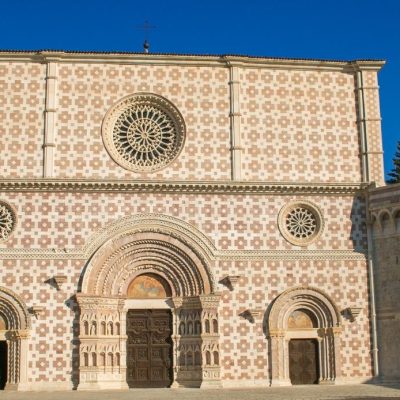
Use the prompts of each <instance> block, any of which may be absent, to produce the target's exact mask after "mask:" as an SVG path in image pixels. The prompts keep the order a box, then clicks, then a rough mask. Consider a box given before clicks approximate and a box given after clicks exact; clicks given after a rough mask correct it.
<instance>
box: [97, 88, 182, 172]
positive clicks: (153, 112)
mask: <svg viewBox="0 0 400 400" xmlns="http://www.w3.org/2000/svg"><path fill="white" fill-rule="evenodd" d="M102 130H103V140H104V144H105V146H106V149H107V151H108V153H109V154H110V156H111V157H112V158H113V159H114V161H115V162H117V163H118V164H120V165H121V166H122V167H124V168H126V169H129V170H131V171H135V172H151V171H155V170H158V169H160V168H163V167H165V166H166V165H167V164H169V163H170V162H172V161H173V160H174V159H175V158H176V157H177V156H178V154H179V152H180V151H181V149H182V147H183V143H184V139H185V123H184V120H183V117H182V115H181V114H180V113H179V111H178V110H177V109H176V108H175V107H174V106H173V105H172V104H171V103H170V102H169V101H167V100H166V99H164V98H162V97H160V96H156V95H153V94H136V95H133V96H129V97H127V98H124V99H122V100H121V101H120V102H119V103H117V104H116V106H114V107H113V108H112V109H111V110H110V111H109V112H108V113H107V115H106V117H105V118H104V122H103V129H102Z"/></svg>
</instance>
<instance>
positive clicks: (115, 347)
mask: <svg viewBox="0 0 400 400" xmlns="http://www.w3.org/2000/svg"><path fill="white" fill-rule="evenodd" d="M77 299H78V304H79V306H80V334H79V340H80V349H79V353H80V357H79V358H80V367H79V382H80V383H79V386H78V390H94V389H127V388H128V385H127V382H126V340H127V337H126V319H125V318H124V317H123V315H124V313H123V307H124V299H120V298H103V297H94V296H93V297H91V296H84V295H79V294H78V295H77Z"/></svg>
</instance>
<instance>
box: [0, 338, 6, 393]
mask: <svg viewBox="0 0 400 400" xmlns="http://www.w3.org/2000/svg"><path fill="white" fill-rule="evenodd" d="M6 383H7V342H6V341H5V340H2V341H0V390H3V389H4V386H5V385H6Z"/></svg>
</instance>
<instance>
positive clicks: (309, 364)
mask: <svg viewBox="0 0 400 400" xmlns="http://www.w3.org/2000/svg"><path fill="white" fill-rule="evenodd" d="M289 373H290V380H291V382H292V384H293V385H309V384H313V383H318V377H319V371H318V342H317V341H316V340H315V339H292V340H291V341H290V342H289Z"/></svg>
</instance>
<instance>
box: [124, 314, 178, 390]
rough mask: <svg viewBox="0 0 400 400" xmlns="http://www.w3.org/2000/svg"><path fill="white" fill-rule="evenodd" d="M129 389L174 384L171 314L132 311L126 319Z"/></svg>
mask: <svg viewBox="0 0 400 400" xmlns="http://www.w3.org/2000/svg"><path fill="white" fill-rule="evenodd" d="M126 331H127V335H128V341H127V382H128V385H129V387H166V386H170V385H171V383H172V341H171V334H172V316H171V312H170V310H129V311H128V314H127V319H126Z"/></svg>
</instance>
